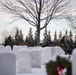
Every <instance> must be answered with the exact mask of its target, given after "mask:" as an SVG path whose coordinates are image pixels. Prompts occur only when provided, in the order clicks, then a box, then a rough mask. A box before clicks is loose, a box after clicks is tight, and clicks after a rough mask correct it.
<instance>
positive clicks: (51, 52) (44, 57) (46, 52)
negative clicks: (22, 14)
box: [0, 46, 69, 75]
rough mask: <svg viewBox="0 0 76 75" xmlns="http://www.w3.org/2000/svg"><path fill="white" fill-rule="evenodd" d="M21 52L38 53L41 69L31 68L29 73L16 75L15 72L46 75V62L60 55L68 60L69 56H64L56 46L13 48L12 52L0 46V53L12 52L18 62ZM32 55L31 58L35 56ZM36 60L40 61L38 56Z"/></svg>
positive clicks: (28, 74) (34, 60) (27, 74)
mask: <svg viewBox="0 0 76 75" xmlns="http://www.w3.org/2000/svg"><path fill="white" fill-rule="evenodd" d="M22 50H23V51H27V50H28V51H30V52H32V51H36V50H37V51H39V52H40V53H41V54H40V55H41V63H40V64H41V68H38V67H36V68H33V67H32V68H31V70H32V71H31V73H25V74H18V72H17V74H16V75H47V74H46V68H45V63H46V62H48V61H50V60H53V61H55V60H56V56H57V55H60V56H62V57H66V58H68V56H69V55H67V56H65V53H64V51H63V50H62V49H61V48H60V47H58V46H56V47H45V48H42V47H40V46H39V47H37V46H36V47H27V46H14V49H13V51H12V50H10V47H9V46H7V47H4V46H0V53H1V52H6V51H9V52H10V51H11V52H13V53H14V54H15V55H16V61H18V59H19V58H20V57H18V56H17V55H18V53H19V52H20V51H22ZM33 55H34V56H33V57H35V56H36V54H35V53H34V54H33ZM38 55H39V54H38ZM27 57H28V56H27ZM31 57H32V56H31ZM37 58H39V59H40V56H39V57H38V56H37ZM31 59H32V58H31ZM32 60H33V62H34V63H37V62H39V60H38V61H36V59H32ZM31 64H32V62H31ZM16 70H17V71H18V63H17V64H16Z"/></svg>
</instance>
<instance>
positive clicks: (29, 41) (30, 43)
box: [25, 28, 34, 46]
mask: <svg viewBox="0 0 76 75" xmlns="http://www.w3.org/2000/svg"><path fill="white" fill-rule="evenodd" d="M25 41H27V42H26V43H27V44H28V46H33V45H34V39H33V33H32V28H30V30H29V32H28V35H27V37H26V40H25Z"/></svg>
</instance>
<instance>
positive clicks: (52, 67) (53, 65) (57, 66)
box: [46, 56, 72, 75]
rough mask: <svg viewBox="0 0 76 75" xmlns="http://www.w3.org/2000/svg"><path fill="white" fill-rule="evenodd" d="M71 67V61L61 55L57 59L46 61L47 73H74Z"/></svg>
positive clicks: (60, 74)
mask: <svg viewBox="0 0 76 75" xmlns="http://www.w3.org/2000/svg"><path fill="white" fill-rule="evenodd" d="M71 69H72V67H71V62H70V61H69V60H68V59H66V58H63V57H60V56H57V58H56V61H49V62H48V63H46V72H47V75H72V71H71Z"/></svg>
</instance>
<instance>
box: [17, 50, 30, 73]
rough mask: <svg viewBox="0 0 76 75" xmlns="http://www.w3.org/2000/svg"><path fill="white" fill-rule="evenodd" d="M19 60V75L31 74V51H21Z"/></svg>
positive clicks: (18, 55)
mask: <svg viewBox="0 0 76 75" xmlns="http://www.w3.org/2000/svg"><path fill="white" fill-rule="evenodd" d="M17 60H18V73H30V72H31V54H30V52H29V51H23V50H22V51H20V52H19V53H18V54H17Z"/></svg>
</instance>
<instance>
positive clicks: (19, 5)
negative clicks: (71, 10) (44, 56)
mask: <svg viewBox="0 0 76 75" xmlns="http://www.w3.org/2000/svg"><path fill="white" fill-rule="evenodd" d="M13 1H14V0H5V1H3V0H2V1H1V0H0V5H1V8H2V10H3V11H5V12H7V13H9V14H12V16H13V19H14V20H13V21H12V22H14V21H16V20H19V19H24V20H25V21H27V22H28V23H30V25H32V26H34V27H36V29H37V45H39V42H40V31H41V30H42V29H44V28H45V27H46V26H47V25H48V24H49V22H50V21H51V20H52V19H54V18H57V17H59V16H61V15H64V12H65V11H66V12H67V11H68V8H67V7H68V4H69V2H70V0H15V1H14V2H13Z"/></svg>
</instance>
